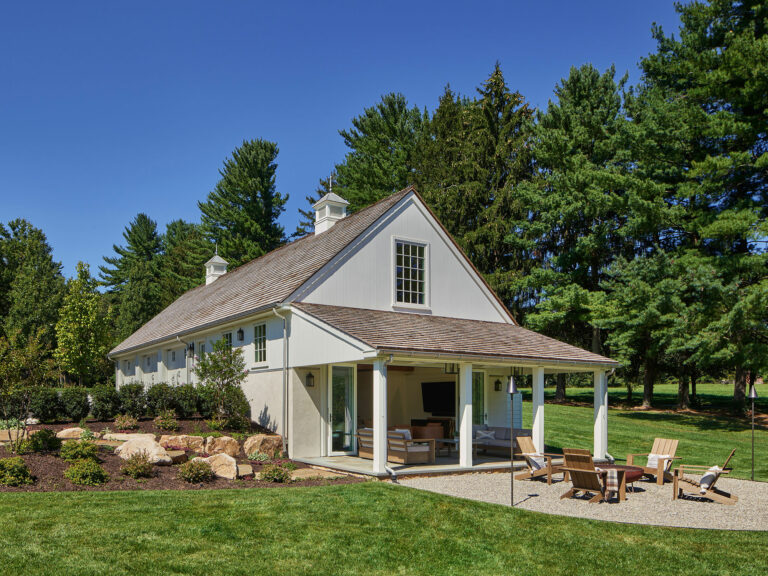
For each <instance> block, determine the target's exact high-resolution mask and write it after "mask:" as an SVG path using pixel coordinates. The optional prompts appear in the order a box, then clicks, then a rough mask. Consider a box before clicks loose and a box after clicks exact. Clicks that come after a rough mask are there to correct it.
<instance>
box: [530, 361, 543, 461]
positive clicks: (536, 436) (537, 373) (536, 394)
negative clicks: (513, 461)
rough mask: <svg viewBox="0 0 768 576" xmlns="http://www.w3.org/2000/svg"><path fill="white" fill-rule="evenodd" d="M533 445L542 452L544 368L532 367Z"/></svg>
mask: <svg viewBox="0 0 768 576" xmlns="http://www.w3.org/2000/svg"><path fill="white" fill-rule="evenodd" d="M532 428H533V445H534V446H535V447H536V451H537V452H539V453H542V452H544V368H541V367H539V366H537V367H536V368H534V369H533V426H532Z"/></svg>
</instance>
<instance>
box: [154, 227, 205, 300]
mask: <svg viewBox="0 0 768 576" xmlns="http://www.w3.org/2000/svg"><path fill="white" fill-rule="evenodd" d="M162 246H163V254H162V257H161V259H160V308H165V307H166V306H168V305H169V304H171V303H172V302H173V301H174V300H176V299H177V298H178V297H179V296H181V295H182V294H184V292H186V291H187V290H191V289H192V288H195V287H196V286H200V285H201V284H203V283H204V282H205V269H204V264H205V263H206V262H207V261H208V260H209V259H210V258H211V256H213V254H214V247H213V245H212V244H211V243H210V242H209V241H208V240H207V239H206V238H205V236H204V235H203V232H202V230H201V229H200V226H198V225H196V224H193V223H191V222H185V221H184V220H174V221H173V222H170V223H169V224H168V226H167V227H166V229H165V234H163V237H162Z"/></svg>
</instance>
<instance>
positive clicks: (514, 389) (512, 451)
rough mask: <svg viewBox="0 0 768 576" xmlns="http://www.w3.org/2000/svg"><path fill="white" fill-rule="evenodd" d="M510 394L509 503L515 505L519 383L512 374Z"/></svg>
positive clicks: (509, 386) (508, 391)
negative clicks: (516, 411) (516, 407)
mask: <svg viewBox="0 0 768 576" xmlns="http://www.w3.org/2000/svg"><path fill="white" fill-rule="evenodd" d="M507 393H508V394H509V406H510V408H509V410H510V415H509V416H510V418H509V505H510V506H514V505H515V467H514V466H515V394H517V383H516V382H515V376H514V375H510V377H509V384H508V385H507Z"/></svg>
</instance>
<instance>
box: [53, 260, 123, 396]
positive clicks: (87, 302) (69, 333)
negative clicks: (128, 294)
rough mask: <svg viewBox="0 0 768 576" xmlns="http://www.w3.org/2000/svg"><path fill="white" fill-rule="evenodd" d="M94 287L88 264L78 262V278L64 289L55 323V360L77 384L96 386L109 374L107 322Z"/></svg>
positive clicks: (109, 339)
mask: <svg viewBox="0 0 768 576" xmlns="http://www.w3.org/2000/svg"><path fill="white" fill-rule="evenodd" d="M96 286H97V282H96V280H95V279H93V278H92V277H91V274H90V270H89V268H88V264H85V263H83V262H78V264H77V276H76V277H75V278H73V279H72V280H71V281H70V282H69V284H68V286H67V295H66V297H65V298H64V304H63V305H62V307H61V314H60V316H59V320H58V322H57V323H56V337H57V340H58V348H57V349H56V352H55V354H54V357H55V359H56V361H57V362H58V365H59V366H60V368H61V370H62V371H63V372H64V373H66V374H69V375H72V376H75V377H77V379H78V380H79V382H80V384H94V383H97V382H99V381H100V380H101V379H102V378H105V377H107V376H108V375H109V373H110V370H111V366H110V363H109V361H108V360H107V353H108V352H109V347H110V341H111V334H110V320H109V318H108V316H107V314H105V310H104V307H103V306H102V302H101V300H102V297H101V295H100V294H99V293H98V291H97V290H96Z"/></svg>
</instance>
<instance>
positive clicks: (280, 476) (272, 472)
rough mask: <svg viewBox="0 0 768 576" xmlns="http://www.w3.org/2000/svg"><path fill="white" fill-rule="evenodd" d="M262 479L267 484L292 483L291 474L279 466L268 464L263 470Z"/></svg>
mask: <svg viewBox="0 0 768 576" xmlns="http://www.w3.org/2000/svg"><path fill="white" fill-rule="evenodd" d="M261 479H262V480H264V481H266V482H279V483H281V484H282V483H284V482H290V481H291V472H290V470H287V469H285V468H283V467H282V466H280V465H279V464H267V465H266V466H264V468H262V469H261Z"/></svg>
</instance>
